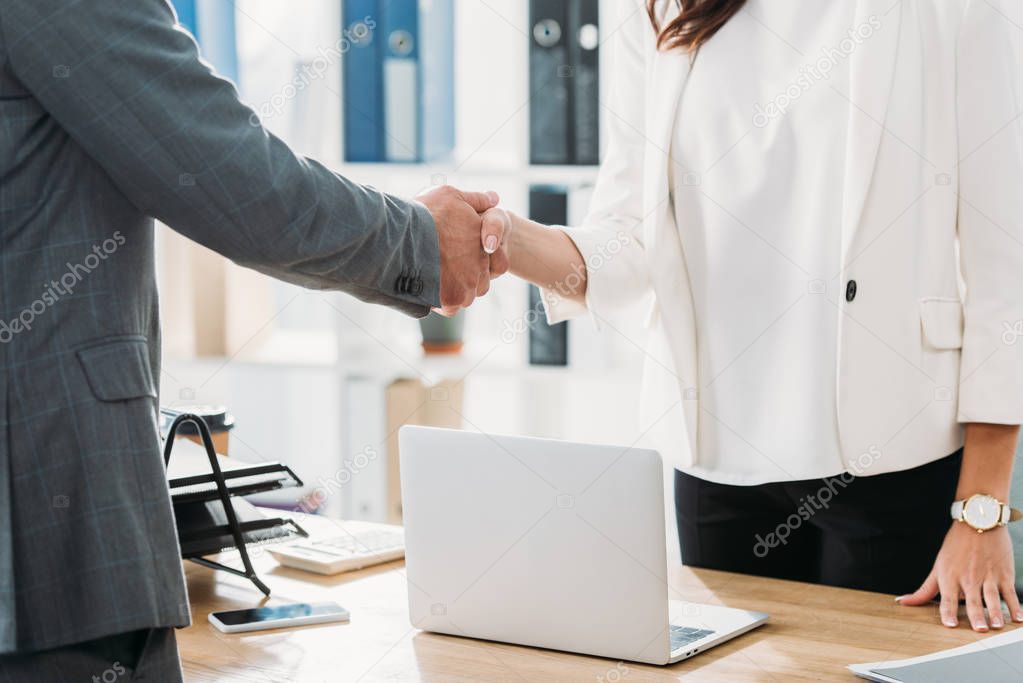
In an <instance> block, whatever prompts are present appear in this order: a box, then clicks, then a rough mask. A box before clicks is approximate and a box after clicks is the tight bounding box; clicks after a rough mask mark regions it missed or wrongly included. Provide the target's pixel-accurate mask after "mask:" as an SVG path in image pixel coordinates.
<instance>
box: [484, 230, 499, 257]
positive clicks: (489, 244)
mask: <svg viewBox="0 0 1023 683" xmlns="http://www.w3.org/2000/svg"><path fill="white" fill-rule="evenodd" d="M483 250H484V251H486V252H487V253H488V254H493V253H494V252H495V251H497V235H490V236H488V237H487V240H486V242H484V244H483Z"/></svg>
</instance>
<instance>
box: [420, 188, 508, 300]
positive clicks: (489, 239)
mask: <svg viewBox="0 0 1023 683" xmlns="http://www.w3.org/2000/svg"><path fill="white" fill-rule="evenodd" d="M416 199H417V200H419V201H420V202H422V204H424V205H425V206H426V208H427V209H428V210H429V211H430V214H431V215H432V216H433V220H434V223H435V224H436V226H437V239H438V242H439V245H440V274H441V275H440V307H439V308H437V309H434V310H436V311H437V312H439V313H441V314H443V315H454V314H455V313H457V312H458V310H459V309H462V308H468V307H469V306H471V305H472V302H473V301H475V300H476V297H480V296H483V295H484V294H486V293H487V292H488V291H489V290H490V281H491V280H492V279H494V278H496V277H499V276H501V275H503V274H504V273H506V272H508V267H509V263H508V250H507V238H508V233H509V232H510V229H511V221H510V220H509V219H508V216H507V214H506V213H505V212H504V211H502V210H500V209H498V208H497V204H498V202H499V201H500V198H499V197H498V196H497V193H496V192H462V191H461V190H458V189H457V188H454V187H451V186H448V185H443V186H440V187H435V188H432V189H430V190H427V191H426V192H424V193H422V194H420V195H419V196H418V197H416Z"/></svg>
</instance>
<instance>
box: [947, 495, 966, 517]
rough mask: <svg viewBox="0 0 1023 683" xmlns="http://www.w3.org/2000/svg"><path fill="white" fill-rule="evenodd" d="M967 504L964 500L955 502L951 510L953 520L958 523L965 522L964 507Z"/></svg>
mask: <svg viewBox="0 0 1023 683" xmlns="http://www.w3.org/2000/svg"><path fill="white" fill-rule="evenodd" d="M965 503H966V501H964V500H957V501H953V503H952V509H951V510H950V512H951V513H952V519H954V520H955V521H957V522H961V521H963V505H964V504H965Z"/></svg>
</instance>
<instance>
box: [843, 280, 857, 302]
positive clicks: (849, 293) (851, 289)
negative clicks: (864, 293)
mask: <svg viewBox="0 0 1023 683" xmlns="http://www.w3.org/2000/svg"><path fill="white" fill-rule="evenodd" d="M855 298H856V280H849V283H848V284H847V285H846V286H845V300H846V301H852V300H853V299H855Z"/></svg>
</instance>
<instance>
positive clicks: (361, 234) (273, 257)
mask: <svg viewBox="0 0 1023 683" xmlns="http://www.w3.org/2000/svg"><path fill="white" fill-rule="evenodd" d="M225 1H227V0H225ZM0 42H2V43H3V49H4V51H5V52H6V55H7V59H8V62H9V64H8V66H9V68H10V70H11V72H12V73H13V74H14V75H15V76H16V77H17V78H18V79H19V80H20V81H21V82H22V84H23V85H24V86H25V88H26V89H27V90H28V91H29V92H31V93H32V95H33V96H34V97H35V98H36V99H37V100H38V101H39V102H40V103H41V105H42V107H43V108H44V109H45V110H46V111H47V113H48V114H49V115H50V116H52V117H53V118H54V119H55V120H56V121H57V122H58V123H59V124H60V125H61V127H62V128H64V129H65V130H66V131H67V132H68V134H69V135H70V137H71V138H72V139H74V140H75V142H76V143H77V144H79V145H80V146H81V147H82V148H83V149H84V150H85V151H86V153H87V154H88V155H89V156H90V157H91V158H92V159H93V160H94V161H95V162H96V163H97V164H98V165H99V166H100V167H102V169H103V170H104V171H105V172H106V173H107V174H109V176H110V177H111V178H112V179H113V181H114V182H115V183H116V185H117V186H118V188H120V190H121V191H122V192H123V193H124V194H125V195H126V196H127V197H128V198H129V199H130V201H131V202H132V203H134V204H135V205H136V206H137V207H139V209H140V210H141V211H143V212H145V213H146V214H148V215H151V216H153V217H155V218H157V219H159V220H160V221H162V222H164V223H166V224H167V225H169V226H170V227H172V228H173V229H175V230H176V231H178V232H180V233H182V234H184V235H185V236H187V237H189V238H190V239H193V240H195V241H196V242H199V243H201V244H203V245H205V246H207V247H209V248H211V249H213V250H214V251H217V252H219V253H221V254H223V255H224V256H227V257H228V258H230V259H231V260H233V261H235V262H237V263H239V264H241V265H244V266H248V267H251V268H254V269H256V270H259V271H261V272H264V273H266V274H269V275H272V276H274V277H277V278H280V279H283V280H287V281H290V282H294V283H297V284H300V285H303V286H306V287H312V288H318V289H337V290H342V291H346V292H348V293H350V294H353V295H355V296H357V297H359V298H360V299H362V300H364V301H369V302H372V303H383V304H387V305H391V306H394V307H396V308H399V309H401V310H403V311H404V312H406V313H409V314H412V315H419V316H421V315H425V314H426V313H427V312H428V311H429V307H431V306H436V305H438V304H439V291H440V272H439V269H440V259H439V250H438V244H437V234H436V229H435V226H434V223H433V219H432V218H431V216H430V213H429V212H428V211H427V210H426V208H425V207H423V206H422V205H421V204H418V203H416V202H408V201H404V200H401V199H399V198H397V197H393V196H390V195H387V194H384V193H382V192H380V191H378V190H375V189H373V188H371V187H366V186H362V185H359V184H357V183H354V182H351V181H349V180H347V179H345V178H343V177H342V176H340V175H338V174H336V173H333V172H331V171H330V170H328V169H327V168H325V167H324V166H322V165H321V164H319V163H317V162H316V161H314V160H311V159H307V158H303V157H299V156H296V155H295V154H294V153H293V152H292V151H291V150H290V149H289V148H288V146H287V145H286V144H284V142H282V141H281V140H280V139H278V138H276V137H274V136H273V135H271V134H270V133H269V132H267V131H266V130H265V129H264V128H263V127H262V126H261V125H260V124H259V121H258V119H257V117H256V116H255V115H254V113H253V111H252V110H251V109H250V108H248V107H246V106H245V105H244V104H242V103H241V102H240V101H239V99H238V95H237V92H236V91H235V89H234V87H233V86H232V84H231V83H230V82H228V81H226V80H224V79H221V78H218V77H217V76H216V75H214V74H213V73H212V72H211V71H210V69H209V67H208V66H207V65H206V64H204V63H203V62H202V61H200V59H199V56H198V51H197V47H196V45H195V42H194V41H193V40H192V38H191V36H189V35H188V34H187V33H186V32H184V31H182V30H181V29H180V28H177V27H175V26H174V15H173V11H172V10H171V8H170V6H169V5H168V4H167V3H166V2H165V0H8V1H6V2H4V3H3V5H2V8H0Z"/></svg>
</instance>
